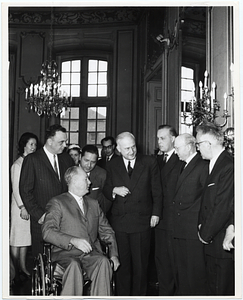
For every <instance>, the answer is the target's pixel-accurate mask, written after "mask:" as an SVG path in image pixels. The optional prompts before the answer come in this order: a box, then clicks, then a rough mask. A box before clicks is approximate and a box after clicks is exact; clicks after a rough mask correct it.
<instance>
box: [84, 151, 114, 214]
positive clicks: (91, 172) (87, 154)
mask: <svg viewBox="0 0 243 300" xmlns="http://www.w3.org/2000/svg"><path fill="white" fill-rule="evenodd" d="M98 155H99V153H98V148H97V147H96V146H95V145H86V146H84V147H83V149H82V151H81V160H80V166H81V168H82V169H83V170H84V171H85V172H86V173H87V174H88V176H89V179H90V181H91V186H90V191H89V196H90V198H93V199H96V200H98V202H99V204H100V207H101V209H102V210H103V212H104V213H105V214H107V213H108V212H109V210H110V207H111V204H112V203H111V201H110V200H108V199H107V198H106V197H105V196H104V194H103V187H104V185H105V180H106V170H104V169H102V168H101V167H99V166H97V159H98Z"/></svg>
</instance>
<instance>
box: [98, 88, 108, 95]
mask: <svg viewBox="0 0 243 300" xmlns="http://www.w3.org/2000/svg"><path fill="white" fill-rule="evenodd" d="M98 96H99V97H106V96H107V86H106V85H99V86H98Z"/></svg>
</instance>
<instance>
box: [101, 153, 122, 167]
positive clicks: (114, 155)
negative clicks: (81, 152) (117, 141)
mask: <svg viewBox="0 0 243 300" xmlns="http://www.w3.org/2000/svg"><path fill="white" fill-rule="evenodd" d="M117 156H118V155H117V154H116V153H115V152H114V154H113V155H112V157H111V159H110V160H112V159H114V158H116V157H117ZM107 163H109V161H108V162H107V161H106V157H102V158H101V159H99V160H98V161H97V166H99V167H101V168H103V169H105V170H106V164H107Z"/></svg>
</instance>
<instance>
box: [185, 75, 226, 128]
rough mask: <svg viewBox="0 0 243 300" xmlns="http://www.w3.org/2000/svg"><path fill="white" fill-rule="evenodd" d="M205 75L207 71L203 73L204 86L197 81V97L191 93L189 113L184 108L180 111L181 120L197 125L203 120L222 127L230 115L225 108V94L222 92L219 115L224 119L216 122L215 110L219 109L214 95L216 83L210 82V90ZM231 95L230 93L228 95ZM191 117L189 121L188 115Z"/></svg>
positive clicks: (189, 124) (187, 123)
mask: <svg viewBox="0 0 243 300" xmlns="http://www.w3.org/2000/svg"><path fill="white" fill-rule="evenodd" d="M207 77H208V72H207V71H205V73H204V86H203V83H202V82H201V81H200V82H199V94H200V97H199V99H196V97H195V96H194V95H193V97H192V99H191V101H190V103H189V107H188V109H189V114H187V112H186V110H184V111H182V117H183V122H182V124H185V125H187V126H198V125H199V124H201V123H202V122H204V121H208V122H212V123H215V124H216V125H217V126H220V127H224V126H225V125H226V124H227V120H228V118H229V117H230V115H229V113H228V110H227V98H228V96H227V94H226V93H225V94H224V110H223V115H222V116H221V117H222V118H223V119H224V121H223V123H222V124H219V123H217V122H216V118H218V117H219V116H218V114H217V112H218V111H219V110H220V104H219V102H218V101H217V99H216V97H215V90H216V84H215V82H213V83H212V90H211V91H210V90H209V89H208V86H207ZM229 96H231V95H229ZM189 116H190V117H191V120H190V121H187V118H188V117H189Z"/></svg>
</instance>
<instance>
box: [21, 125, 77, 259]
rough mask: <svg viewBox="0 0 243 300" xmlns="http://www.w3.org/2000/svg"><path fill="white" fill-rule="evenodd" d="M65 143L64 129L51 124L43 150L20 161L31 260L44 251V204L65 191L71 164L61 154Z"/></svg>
mask: <svg viewBox="0 0 243 300" xmlns="http://www.w3.org/2000/svg"><path fill="white" fill-rule="evenodd" d="M66 141H67V134H66V129H65V128H64V127H62V126H60V125H57V124H56V125H52V126H51V127H50V128H49V129H48V130H47V131H46V142H45V145H44V147H43V148H41V149H39V150H38V151H36V152H35V153H33V154H31V155H28V156H27V157H25V159H24V162H23V166H22V170H21V174H20V183H19V190H20V195H21V198H22V199H23V202H24V205H25V207H26V209H27V211H28V213H29V214H30V219H31V236H32V253H33V256H34V257H35V256H37V255H38V253H42V252H43V239H42V234H41V224H42V222H43V220H44V216H45V207H46V204H47V202H48V201H49V200H50V199H51V198H52V197H53V196H56V195H59V194H60V193H62V192H64V191H66V190H67V185H66V183H65V181H64V177H63V176H64V173H65V171H66V170H67V169H68V168H69V167H70V166H72V165H74V162H73V160H72V158H71V157H70V155H68V154H67V153H65V152H64V153H63V150H64V148H65V147H66Z"/></svg>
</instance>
